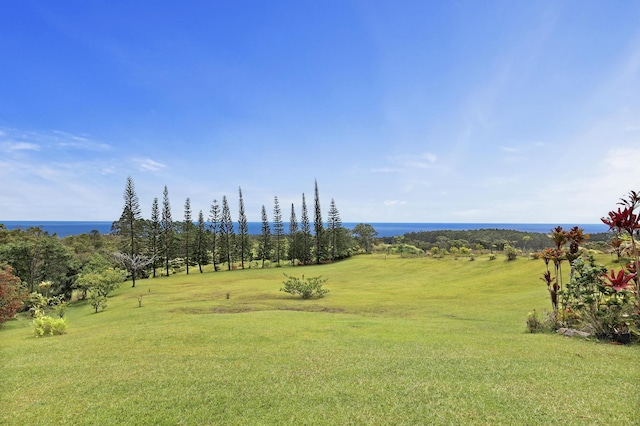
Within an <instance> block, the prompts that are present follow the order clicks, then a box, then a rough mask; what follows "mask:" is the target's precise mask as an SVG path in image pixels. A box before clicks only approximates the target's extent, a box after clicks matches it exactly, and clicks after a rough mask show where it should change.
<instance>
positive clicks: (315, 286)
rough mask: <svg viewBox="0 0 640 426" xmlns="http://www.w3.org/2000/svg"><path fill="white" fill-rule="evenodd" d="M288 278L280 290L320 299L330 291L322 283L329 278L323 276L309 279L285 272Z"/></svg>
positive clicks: (304, 297)
mask: <svg viewBox="0 0 640 426" xmlns="http://www.w3.org/2000/svg"><path fill="white" fill-rule="evenodd" d="M284 276H285V277H287V280H286V281H284V282H283V284H284V287H282V288H281V289H280V291H284V292H285V293H289V294H293V295H294V296H295V295H300V297H301V298H303V299H313V298H314V297H315V298H317V299H320V298H322V297H324V296H325V294H327V293H329V290H327V289H324V288H322V285H323V284H324V283H326V282H327V281H328V278H324V279H323V278H322V276H317V277H311V278H308V279H305V278H304V275H303V276H302V278H298V277H290V276H289V275H287V274H284Z"/></svg>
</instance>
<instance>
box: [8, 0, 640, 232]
mask: <svg viewBox="0 0 640 426" xmlns="http://www.w3.org/2000/svg"><path fill="white" fill-rule="evenodd" d="M2 9H3V20H2V21H3V22H2V25H1V26H0V51H1V52H2V66H0V182H2V184H1V185H0V221H1V220H107V221H111V220H115V219H117V218H118V217H119V215H120V213H121V210H122V205H123V200H122V192H123V190H124V185H125V182H126V178H127V176H129V175H130V176H131V177H132V178H133V180H134V182H135V184H136V190H137V194H138V196H139V199H140V203H141V207H142V210H143V215H144V216H145V217H149V215H150V208H151V203H152V201H153V198H154V197H158V198H159V199H160V200H161V199H162V190H163V188H164V185H167V187H168V189H169V196H170V200H171V205H172V210H173V217H174V219H181V218H182V216H183V206H184V202H185V199H186V198H187V197H189V198H190V199H191V206H192V209H193V210H194V216H197V212H198V210H203V211H204V213H205V215H207V214H208V211H209V207H210V205H211V202H212V201H213V199H218V200H220V199H221V198H222V196H223V195H226V196H227V198H228V199H229V202H230V205H231V207H232V214H233V215H234V218H235V217H236V216H237V203H238V187H242V191H243V196H244V202H245V207H246V212H247V216H248V219H249V220H250V221H259V220H260V212H261V206H262V205H263V204H264V205H265V206H266V207H267V211H269V212H271V210H272V208H273V197H274V196H278V198H279V200H280V204H281V206H282V207H283V211H284V219H285V221H288V218H289V211H290V206H291V203H294V204H295V207H296V210H297V214H298V218H299V216H300V213H299V208H300V203H301V196H302V193H305V195H306V197H307V202H308V204H309V206H310V208H311V207H312V203H313V188H314V180H315V179H317V181H318V185H319V192H320V199H321V206H322V209H323V214H325V218H326V212H327V210H328V208H329V203H330V200H331V198H333V199H334V200H335V202H336V205H337V207H338V209H339V211H340V215H341V217H342V220H343V221H344V222H509V223H569V224H570V223H595V222H599V218H600V217H602V216H605V215H606V213H607V212H608V211H609V210H611V209H613V208H614V207H615V204H616V202H617V201H618V199H619V198H620V197H622V196H624V195H625V194H626V193H627V192H628V191H629V190H632V189H635V190H640V164H639V159H640V96H639V95H640V26H639V25H638V23H639V22H640V2H637V1H619V2H615V3H614V2H610V1H555V0H554V1H482V2H480V1H371V0H362V1H305V0H298V1H273V2H264V1H202V2H200V1H192V2H170V1H136V2H128V1H65V0H63V1H58V2H50V1H44V0H43V1H29V0H24V1H20V2H4V4H3V8H2Z"/></svg>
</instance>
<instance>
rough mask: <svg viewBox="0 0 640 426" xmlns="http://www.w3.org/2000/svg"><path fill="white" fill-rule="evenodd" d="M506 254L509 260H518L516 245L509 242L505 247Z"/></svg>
mask: <svg viewBox="0 0 640 426" xmlns="http://www.w3.org/2000/svg"><path fill="white" fill-rule="evenodd" d="M504 254H505V255H506V256H507V260H516V257H517V256H518V250H516V248H515V247H513V246H511V245H508V244H507V245H506V246H505V247H504Z"/></svg>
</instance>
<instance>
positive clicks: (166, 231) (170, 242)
mask: <svg viewBox="0 0 640 426" xmlns="http://www.w3.org/2000/svg"><path fill="white" fill-rule="evenodd" d="M160 227H161V233H160V235H161V239H162V256H163V258H164V264H165V270H166V274H167V276H169V262H170V261H171V259H172V258H173V254H174V253H173V251H174V250H173V248H174V239H175V235H174V229H173V219H172V218H171V203H170V202H169V190H168V189H167V185H165V186H164V191H163V192H162V219H161V222H160Z"/></svg>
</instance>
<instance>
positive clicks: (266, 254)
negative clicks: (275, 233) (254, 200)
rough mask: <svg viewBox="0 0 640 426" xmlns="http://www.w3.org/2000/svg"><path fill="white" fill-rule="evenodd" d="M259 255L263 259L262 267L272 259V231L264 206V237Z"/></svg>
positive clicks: (261, 239)
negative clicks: (267, 260)
mask: <svg viewBox="0 0 640 426" xmlns="http://www.w3.org/2000/svg"><path fill="white" fill-rule="evenodd" d="M259 252H260V253H259V254H260V258H261V259H262V267H263V268H264V261H265V259H267V258H269V259H270V258H271V229H270V227H269V218H268V217H267V209H265V208H264V205H263V206H262V236H261V237H260V245H259Z"/></svg>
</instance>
